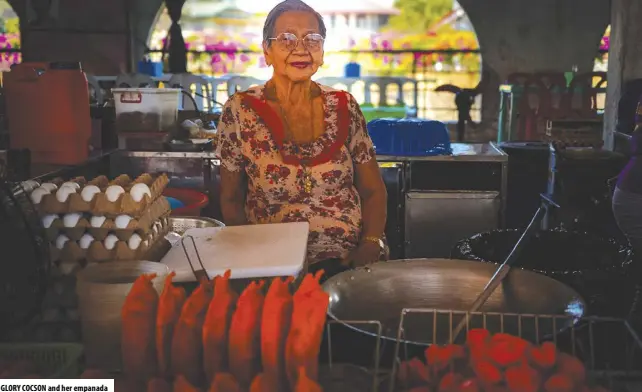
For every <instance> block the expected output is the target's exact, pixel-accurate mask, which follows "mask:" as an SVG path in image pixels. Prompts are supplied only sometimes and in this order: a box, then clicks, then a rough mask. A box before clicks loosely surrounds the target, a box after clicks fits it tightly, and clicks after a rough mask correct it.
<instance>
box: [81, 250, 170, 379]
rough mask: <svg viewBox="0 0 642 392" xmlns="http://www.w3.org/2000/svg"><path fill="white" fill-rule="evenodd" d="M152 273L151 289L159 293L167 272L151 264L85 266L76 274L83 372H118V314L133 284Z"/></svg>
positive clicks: (122, 262)
mask: <svg viewBox="0 0 642 392" xmlns="http://www.w3.org/2000/svg"><path fill="white" fill-rule="evenodd" d="M144 273H146V274H151V273H155V274H156V278H155V279H154V281H153V283H154V287H155V288H156V290H157V291H158V293H159V295H160V293H161V292H162V290H163V286H164V283H165V277H166V276H167V275H168V274H169V268H168V267H167V266H166V265H164V264H161V263H154V262H151V261H110V262H107V263H102V264H94V265H89V266H87V267H86V268H85V269H83V270H82V271H80V272H79V273H78V276H77V278H78V283H77V285H76V293H77V294H78V304H79V310H80V323H81V326H82V339H83V345H84V346H85V363H86V366H87V368H98V369H105V370H109V371H117V370H120V368H121V352H120V339H121V338H120V331H121V316H120V312H121V309H122V307H123V304H124V303H125V298H126V297H127V294H129V290H130V289H131V287H132V284H133V282H134V281H135V280H136V279H137V278H138V277H139V276H140V275H141V274H144Z"/></svg>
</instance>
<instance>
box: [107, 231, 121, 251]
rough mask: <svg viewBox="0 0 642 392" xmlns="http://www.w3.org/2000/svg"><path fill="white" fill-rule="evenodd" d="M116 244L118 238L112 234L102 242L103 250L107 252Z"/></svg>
mask: <svg viewBox="0 0 642 392" xmlns="http://www.w3.org/2000/svg"><path fill="white" fill-rule="evenodd" d="M117 242H118V237H116V236H115V235H113V234H110V235H108V236H107V238H105V241H103V244H104V245H105V249H107V250H112V249H114V247H115V246H116V243H117Z"/></svg>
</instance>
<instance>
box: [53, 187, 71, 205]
mask: <svg viewBox="0 0 642 392" xmlns="http://www.w3.org/2000/svg"><path fill="white" fill-rule="evenodd" d="M73 193H76V188H73V187H70V186H61V187H60V188H58V191H57V192H56V200H58V201H59V202H61V203H64V202H66V201H67V199H69V195H71V194H73Z"/></svg>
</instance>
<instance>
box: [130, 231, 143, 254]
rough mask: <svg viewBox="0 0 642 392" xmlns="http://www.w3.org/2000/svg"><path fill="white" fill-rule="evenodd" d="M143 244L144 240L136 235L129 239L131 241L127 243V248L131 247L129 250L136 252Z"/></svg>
mask: <svg viewBox="0 0 642 392" xmlns="http://www.w3.org/2000/svg"><path fill="white" fill-rule="evenodd" d="M141 242H143V239H142V238H140V236H139V235H138V234H136V233H134V234H133V235H132V236H131V237H129V241H127V246H129V249H131V250H136V249H138V247H139V246H140V243H141Z"/></svg>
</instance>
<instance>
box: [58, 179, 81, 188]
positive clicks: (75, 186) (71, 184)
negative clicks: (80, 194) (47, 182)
mask: <svg viewBox="0 0 642 392" xmlns="http://www.w3.org/2000/svg"><path fill="white" fill-rule="evenodd" d="M66 186H68V187H71V188H74V189H75V190H79V189H80V184H78V183H77V182H74V181H67V182H64V183H63V184H62V185H60V187H61V188H62V187H66Z"/></svg>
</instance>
